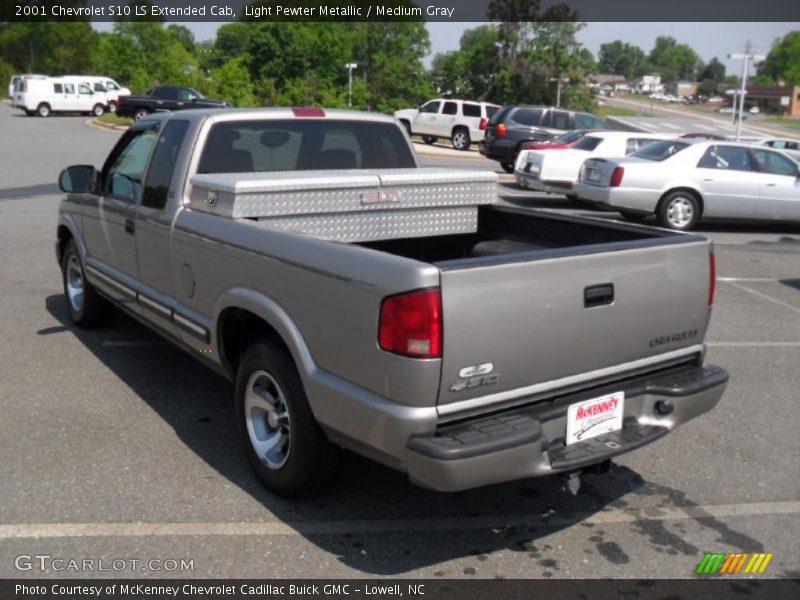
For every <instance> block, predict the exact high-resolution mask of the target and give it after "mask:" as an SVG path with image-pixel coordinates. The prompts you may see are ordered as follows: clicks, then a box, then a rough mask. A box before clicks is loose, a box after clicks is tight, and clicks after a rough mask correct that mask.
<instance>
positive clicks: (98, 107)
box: [92, 104, 106, 117]
mask: <svg viewBox="0 0 800 600" xmlns="http://www.w3.org/2000/svg"><path fill="white" fill-rule="evenodd" d="M105 112H106V107H105V106H103V105H102V104H95V105H94V106H93V107H92V114H93V115H94V116H95V117H102V116H103V114H104V113H105Z"/></svg>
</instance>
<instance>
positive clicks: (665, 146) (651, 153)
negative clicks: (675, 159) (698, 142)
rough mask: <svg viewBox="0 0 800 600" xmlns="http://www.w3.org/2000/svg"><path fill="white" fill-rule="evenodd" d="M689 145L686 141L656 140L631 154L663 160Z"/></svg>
mask: <svg viewBox="0 0 800 600" xmlns="http://www.w3.org/2000/svg"><path fill="white" fill-rule="evenodd" d="M688 145H689V144H687V143H686V142H677V141H675V140H667V141H663V142H655V143H653V144H648V145H647V146H645V147H644V148H642V149H641V150H639V151H638V152H634V153H633V154H631V156H635V157H637V158H644V159H646V160H652V161H662V160H664V159H667V158H669V157H670V156H672V155H673V154H676V153H678V152H680V151H681V150H683V149H684V148H686V147H687V146H688Z"/></svg>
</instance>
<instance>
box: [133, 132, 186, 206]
mask: <svg viewBox="0 0 800 600" xmlns="http://www.w3.org/2000/svg"><path fill="white" fill-rule="evenodd" d="M188 129H189V121H181V120H172V121H169V122H168V123H167V124H166V126H165V127H164V129H163V131H161V135H159V136H158V142H157V143H156V149H155V151H154V152H153V159H152V160H151V161H150V170H149V171H148V173H147V179H146V180H145V184H144V194H143V195H142V206H147V207H149V208H156V209H162V208H164V207H165V206H166V204H167V194H168V192H169V185H170V182H171V181H172V175H173V173H174V171H175V161H176V160H177V159H178V153H179V152H180V149H181V146H182V145H183V140H184V138H185V137H186V131H187V130H188Z"/></svg>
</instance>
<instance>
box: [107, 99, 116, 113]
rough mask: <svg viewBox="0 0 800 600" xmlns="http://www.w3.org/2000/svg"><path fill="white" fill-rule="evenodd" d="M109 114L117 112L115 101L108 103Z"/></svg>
mask: <svg viewBox="0 0 800 600" xmlns="http://www.w3.org/2000/svg"><path fill="white" fill-rule="evenodd" d="M108 112H112V113H113V112H117V103H116V102H114V101H113V100H112V101H111V102H109V103H108Z"/></svg>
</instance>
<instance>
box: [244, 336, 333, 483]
mask: <svg viewBox="0 0 800 600" xmlns="http://www.w3.org/2000/svg"><path fill="white" fill-rule="evenodd" d="M235 406H236V426H237V429H238V433H239V438H240V440H241V443H242V447H243V449H244V452H245V454H246V455H247V458H248V460H249V462H250V465H251V466H252V467H253V469H254V470H255V472H256V474H257V475H258V477H259V479H261V481H262V482H264V484H266V486H267V487H268V488H270V489H271V490H272V491H274V492H275V493H276V494H279V495H281V496H287V497H288V496H298V495H302V494H307V493H310V492H313V491H315V490H317V489H319V488H321V487H322V486H324V485H326V484H327V483H329V482H330V480H331V479H332V477H333V475H334V473H335V466H336V461H337V459H338V449H337V448H336V447H335V446H334V445H333V444H331V443H330V442H329V441H328V439H327V438H326V437H325V434H324V433H323V431H322V429H321V428H320V426H319V424H318V423H317V421H316V419H315V418H314V415H313V413H312V412H311V407H310V406H309V404H308V399H307V398H306V394H305V390H304V389H303V383H302V382H301V380H300V375H299V374H298V372H297V367H296V366H295V364H294V361H293V360H292V357H291V355H290V354H289V353H288V351H287V350H286V349H285V348H284V347H283V346H282V345H280V344H278V343H276V342H275V341H259V342H255V343H253V344H251V345H250V346H249V347H248V348H247V350H245V352H244V355H243V356H242V361H241V364H240V365H239V371H238V374H237V376H236V402H235Z"/></svg>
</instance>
